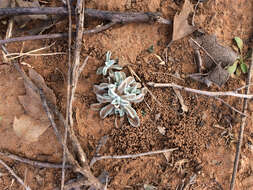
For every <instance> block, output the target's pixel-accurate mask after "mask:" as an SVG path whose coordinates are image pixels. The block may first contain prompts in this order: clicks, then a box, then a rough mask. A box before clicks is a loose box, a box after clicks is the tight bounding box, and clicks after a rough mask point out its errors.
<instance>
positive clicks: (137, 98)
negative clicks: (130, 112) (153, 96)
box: [132, 94, 145, 103]
mask: <svg viewBox="0 0 253 190" xmlns="http://www.w3.org/2000/svg"><path fill="white" fill-rule="evenodd" d="M144 96H145V95H144V94H139V95H138V96H136V98H135V99H134V100H133V101H132V102H133V103H140V102H142V101H143V99H144Z"/></svg>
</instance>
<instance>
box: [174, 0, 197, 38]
mask: <svg viewBox="0 0 253 190" xmlns="http://www.w3.org/2000/svg"><path fill="white" fill-rule="evenodd" d="M192 11H193V6H192V4H191V2H190V1H189V0H185V2H184V5H183V8H182V10H181V12H180V13H179V14H176V15H175V16H174V21H173V35H172V41H176V40H179V39H181V38H183V37H185V36H188V35H189V34H191V33H193V32H194V31H195V30H196V28H195V27H194V26H192V25H189V23H188V17H189V14H190V13H191V12H192Z"/></svg>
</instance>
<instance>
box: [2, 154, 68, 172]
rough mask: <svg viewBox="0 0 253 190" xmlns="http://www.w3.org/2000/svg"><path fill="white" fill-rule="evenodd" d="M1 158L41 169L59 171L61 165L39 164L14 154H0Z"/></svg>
mask: <svg viewBox="0 0 253 190" xmlns="http://www.w3.org/2000/svg"><path fill="white" fill-rule="evenodd" d="M0 155H1V156H4V157H7V158H10V159H12V160H16V161H19V162H22V163H25V164H29V165H31V166H34V167H41V168H55V169H59V168H62V164H54V163H49V162H41V161H37V160H30V159H27V158H24V157H20V156H17V155H15V154H11V153H7V152H0ZM66 168H72V166H71V165H66Z"/></svg>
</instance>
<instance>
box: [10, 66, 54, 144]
mask: <svg viewBox="0 0 253 190" xmlns="http://www.w3.org/2000/svg"><path fill="white" fill-rule="evenodd" d="M29 77H30V78H31V80H32V81H33V82H34V84H35V85H36V86H37V87H38V88H40V89H42V90H43V92H44V93H45V96H46V98H47V100H49V101H50V102H51V103H53V104H55V103H56V97H55V95H54V93H53V91H52V90H51V89H50V88H48V87H47V85H46V83H45V81H44V79H43V78H42V77H41V76H40V75H39V74H38V73H37V72H36V71H35V70H33V69H31V68H29ZM24 85H25V91H26V94H25V95H24V96H19V97H18V99H19V102H20V104H21V105H22V106H23V108H24V110H25V114H23V115H21V116H20V117H19V118H17V117H15V119H14V123H13V129H14V131H15V132H16V134H17V135H18V136H19V137H21V138H23V139H25V140H27V141H29V142H33V141H37V140H38V137H39V136H40V135H42V134H43V133H44V132H45V131H46V129H47V128H48V127H49V126H50V122H49V120H48V118H47V115H46V112H45V111H44V109H43V105H42V102H41V100H40V96H39V94H37V93H35V92H34V91H33V90H32V89H31V88H30V87H29V86H28V85H27V84H26V83H24Z"/></svg>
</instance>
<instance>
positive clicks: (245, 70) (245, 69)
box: [240, 63, 248, 74]
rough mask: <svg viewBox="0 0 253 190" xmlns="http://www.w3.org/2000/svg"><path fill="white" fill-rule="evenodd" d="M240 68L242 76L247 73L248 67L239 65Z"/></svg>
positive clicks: (243, 64)
mask: <svg viewBox="0 0 253 190" xmlns="http://www.w3.org/2000/svg"><path fill="white" fill-rule="evenodd" d="M240 67H241V70H242V72H243V73H244V74H245V73H247V72H248V67H247V65H246V64H245V63H241V64H240Z"/></svg>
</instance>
